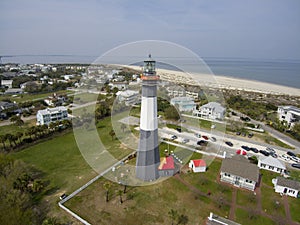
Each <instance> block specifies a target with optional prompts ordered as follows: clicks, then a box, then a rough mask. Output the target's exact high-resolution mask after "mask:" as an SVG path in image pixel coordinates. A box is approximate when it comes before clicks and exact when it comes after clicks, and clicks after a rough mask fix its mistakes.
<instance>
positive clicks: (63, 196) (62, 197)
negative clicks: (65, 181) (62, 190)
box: [59, 194, 67, 200]
mask: <svg viewBox="0 0 300 225" xmlns="http://www.w3.org/2000/svg"><path fill="white" fill-rule="evenodd" d="M66 197H67V195H66V194H62V195H61V196H60V197H59V199H60V200H63V199H65V198H66Z"/></svg>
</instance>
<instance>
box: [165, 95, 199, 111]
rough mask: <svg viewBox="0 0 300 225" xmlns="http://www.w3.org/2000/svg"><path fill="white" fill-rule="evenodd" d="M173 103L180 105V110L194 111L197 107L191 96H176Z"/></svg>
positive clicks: (172, 100)
mask: <svg viewBox="0 0 300 225" xmlns="http://www.w3.org/2000/svg"><path fill="white" fill-rule="evenodd" d="M170 103H171V105H178V108H179V111H181V112H182V111H184V112H188V111H193V110H195V109H196V103H195V102H194V99H193V98H191V97H175V98H172V99H171V102H170Z"/></svg>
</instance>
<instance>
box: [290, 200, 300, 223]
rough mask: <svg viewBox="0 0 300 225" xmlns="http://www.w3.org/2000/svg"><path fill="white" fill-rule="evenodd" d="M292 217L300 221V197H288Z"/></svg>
mask: <svg viewBox="0 0 300 225" xmlns="http://www.w3.org/2000/svg"><path fill="white" fill-rule="evenodd" d="M288 201H289V206H290V213H291V216H292V219H293V220H294V221H296V222H298V223H300V213H299V212H300V198H292V197H288Z"/></svg>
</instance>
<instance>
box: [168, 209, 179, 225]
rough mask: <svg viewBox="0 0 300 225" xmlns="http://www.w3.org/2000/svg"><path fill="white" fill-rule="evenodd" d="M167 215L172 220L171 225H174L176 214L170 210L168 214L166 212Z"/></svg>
mask: <svg viewBox="0 0 300 225" xmlns="http://www.w3.org/2000/svg"><path fill="white" fill-rule="evenodd" d="M168 215H169V217H170V218H171V220H172V225H173V224H174V220H176V219H177V218H178V212H177V211H176V210H174V209H171V210H170V211H169V212H168Z"/></svg>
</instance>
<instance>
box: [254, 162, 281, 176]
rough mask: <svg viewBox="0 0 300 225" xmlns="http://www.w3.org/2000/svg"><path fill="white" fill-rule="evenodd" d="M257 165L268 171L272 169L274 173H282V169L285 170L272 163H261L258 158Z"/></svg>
mask: <svg viewBox="0 0 300 225" xmlns="http://www.w3.org/2000/svg"><path fill="white" fill-rule="evenodd" d="M257 166H258V168H260V169H264V170H269V171H272V172H275V173H284V171H285V170H284V169H283V168H278V167H276V166H272V165H268V164H265V163H262V162H261V161H260V160H258V164H257Z"/></svg>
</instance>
